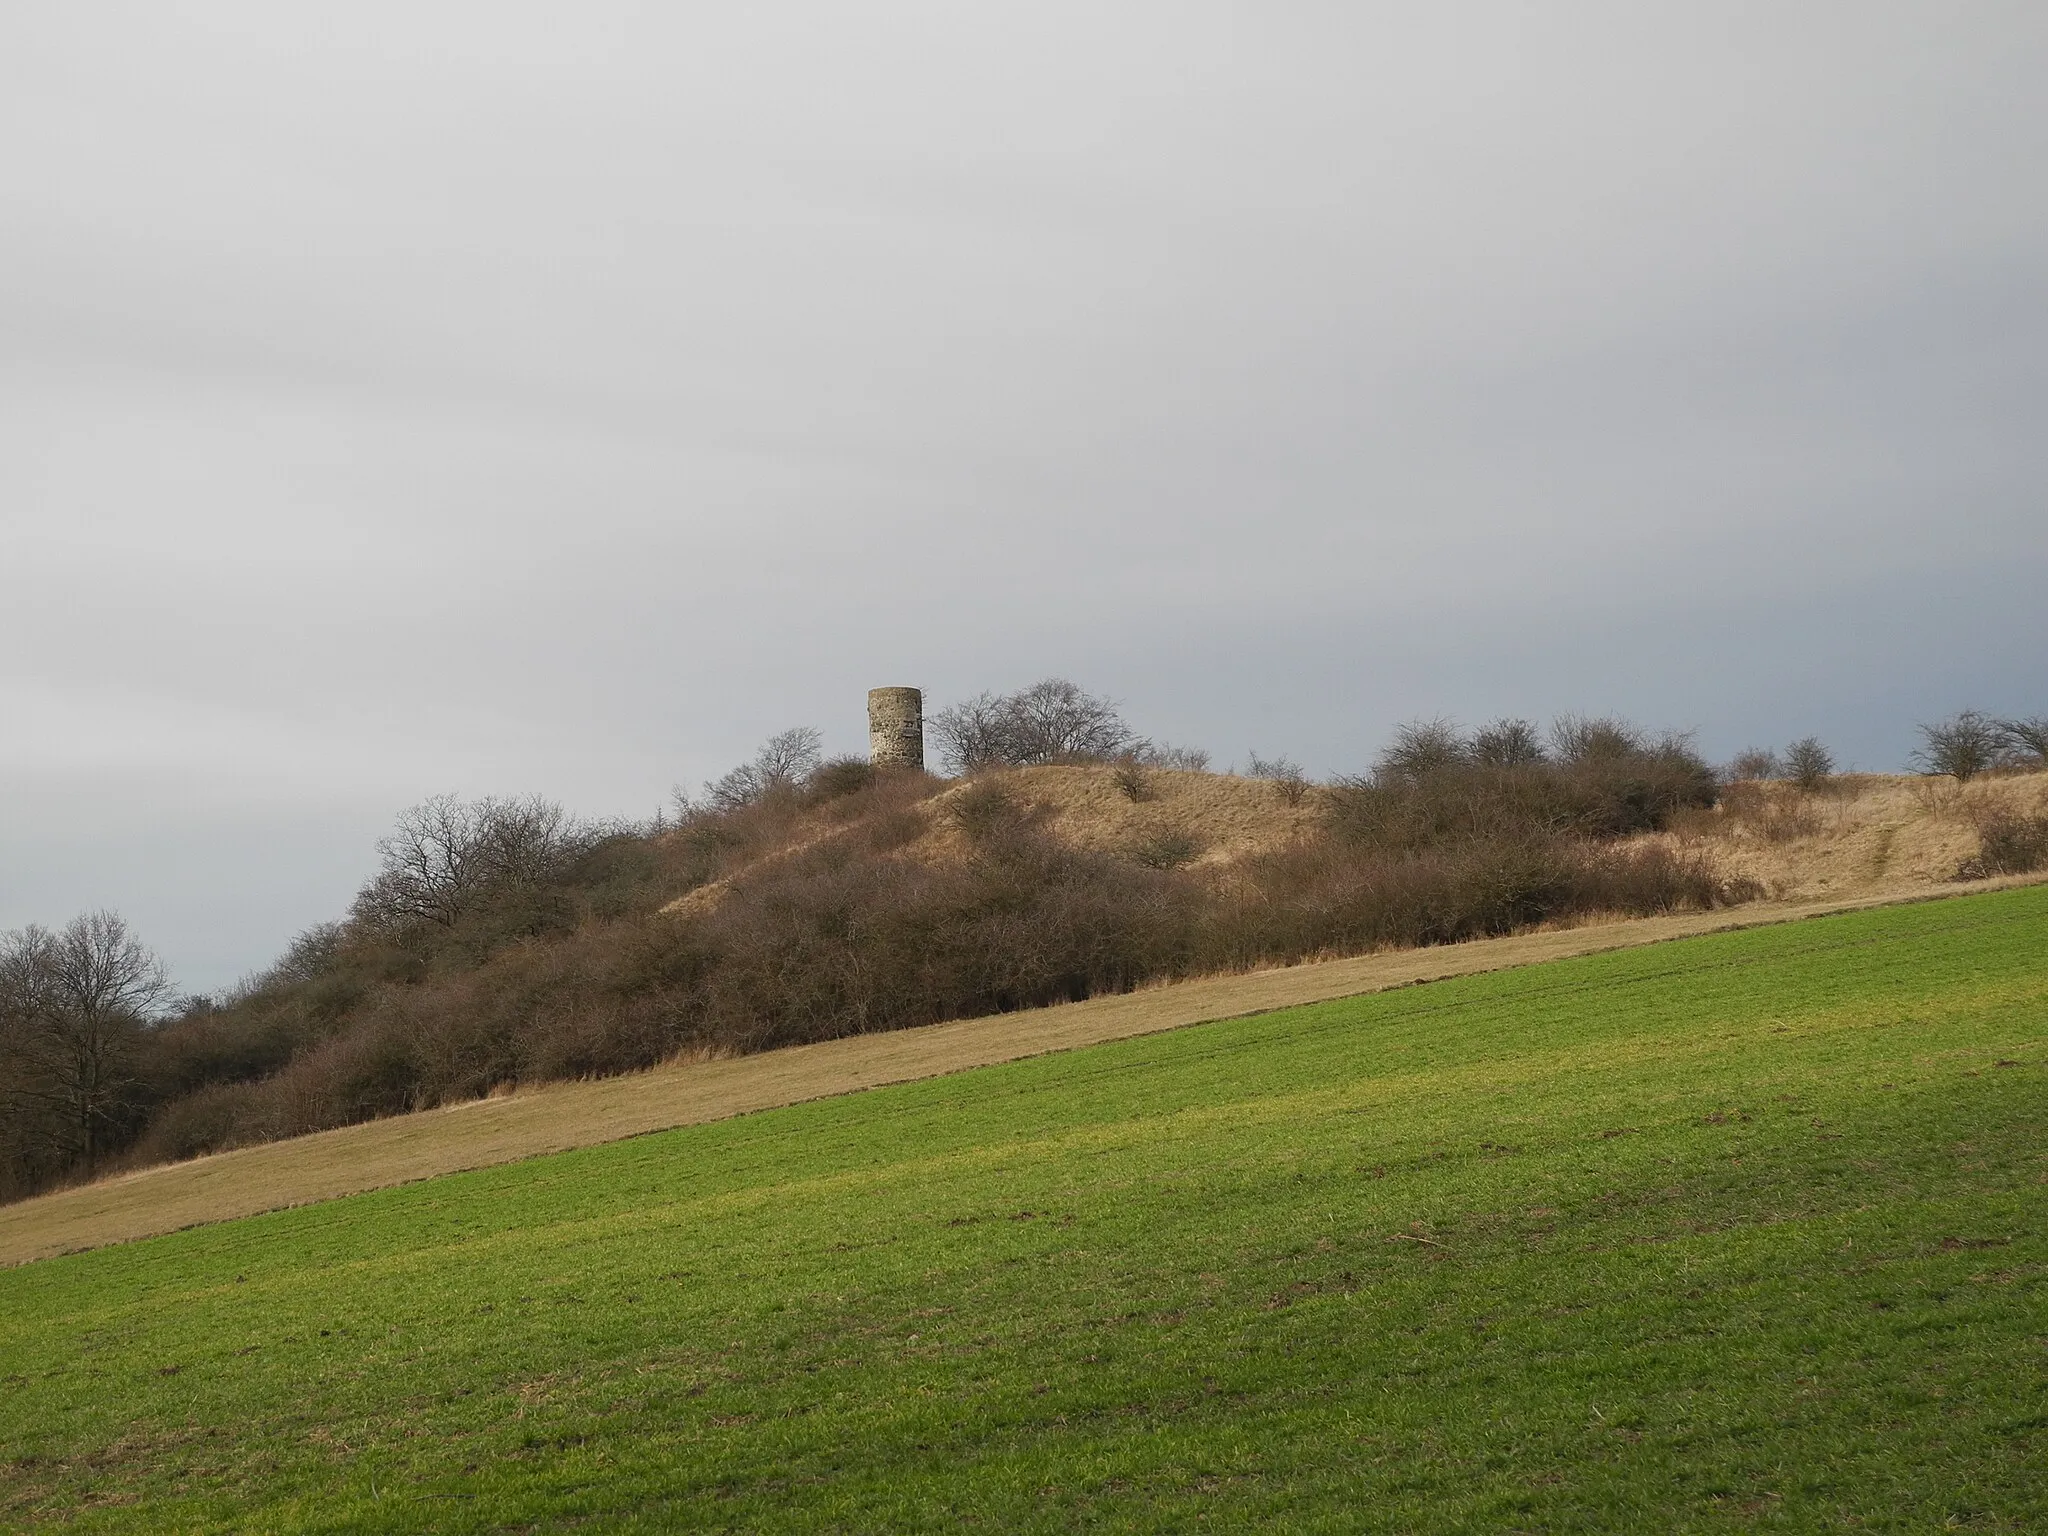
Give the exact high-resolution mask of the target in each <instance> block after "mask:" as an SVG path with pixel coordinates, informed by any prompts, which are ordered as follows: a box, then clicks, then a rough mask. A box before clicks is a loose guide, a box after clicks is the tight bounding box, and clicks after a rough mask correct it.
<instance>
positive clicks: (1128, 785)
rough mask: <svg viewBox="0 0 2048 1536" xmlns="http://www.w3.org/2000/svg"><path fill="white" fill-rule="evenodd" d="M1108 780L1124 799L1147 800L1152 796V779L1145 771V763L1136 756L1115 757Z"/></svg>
mask: <svg viewBox="0 0 2048 1536" xmlns="http://www.w3.org/2000/svg"><path fill="white" fill-rule="evenodd" d="M1109 781H1110V783H1111V784H1113V785H1115V786H1116V792H1117V793H1118V794H1120V795H1122V796H1123V797H1124V798H1125V799H1126V800H1131V801H1138V800H1149V799H1150V798H1151V797H1152V780H1151V779H1150V777H1148V776H1147V774H1146V772H1145V765H1144V764H1143V763H1141V762H1140V761H1139V760H1138V759H1137V758H1136V757H1122V758H1119V759H1117V763H1116V766H1115V767H1114V768H1112V769H1111V770H1110V774H1109Z"/></svg>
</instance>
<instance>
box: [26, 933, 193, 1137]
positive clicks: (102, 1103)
mask: <svg viewBox="0 0 2048 1536" xmlns="http://www.w3.org/2000/svg"><path fill="white" fill-rule="evenodd" d="M170 997H171V983H170V978H169V977H168V976H167V975H165V973H164V966H163V961H162V960H160V959H158V958H157V956H156V953H155V952H154V951H153V950H151V949H150V948H149V947H148V946H147V945H146V944H144V943H143V942H142V941H141V939H139V938H137V937H136V935H135V934H134V932H133V931H132V930H131V929H130V928H129V927H128V924H127V923H126V922H125V921H124V920H123V919H122V918H121V917H120V915H119V914H117V913H113V912H88V913H85V914H84V915H82V916H79V917H75V918H73V919H72V920H71V921H70V922H69V923H67V924H65V925H64V927H63V928H62V929H61V930H60V931H58V932H56V933H51V932H49V931H48V930H46V929H43V928H36V927H30V928H26V929H23V930H22V931H21V932H19V933H13V934H8V935H6V936H5V938H4V939H0V1018H4V1028H5V1031H6V1034H7V1036H8V1039H9V1044H10V1046H11V1048H12V1051H11V1054H13V1055H14V1056H15V1058H16V1065H17V1068H18V1069H19V1070H21V1076H20V1077H19V1078H18V1079H17V1080H16V1082H15V1084H14V1093H15V1094H16V1095H18V1096H23V1097H26V1098H29V1099H31V1100H37V1101H40V1102H41V1103H42V1104H43V1105H45V1106H46V1107H47V1108H49V1109H50V1110H51V1111H52V1112H53V1113H54V1115H55V1123H56V1124H57V1125H58V1126H60V1127H61V1135H62V1136H63V1138H64V1141H65V1147H64V1150H65V1151H66V1152H67V1153H68V1154H69V1155H70V1156H72V1157H75V1158H76V1159H78V1160H79V1161H80V1162H82V1163H83V1164H84V1166H85V1170H86V1172H87V1173H91V1172H92V1171H93V1169H94V1167H95V1165H96V1164H97V1162H98V1159H99V1156H100V1152H101V1149H102V1145H103V1135H102V1133H103V1132H104V1131H105V1130H106V1129H107V1128H108V1127H109V1126H110V1125H111V1124H113V1123H115V1122H117V1121H118V1120H119V1118H120V1117H121V1114H122V1112H123V1111H124V1110H126V1109H127V1108H128V1107H129V1104H130V1100H131V1097H132V1095H133V1093H134V1090H135V1088H136V1087H137V1073H136V1061H135V1058H136V1047H137V1043H138V1040H139V1038H140V1036H141V1033H142V1031H143V1030H144V1029H146V1028H147V1027H148V1025H149V1023H150V1020H151V1017H152V1015H153V1014H155V1012H156V1011H157V1010H158V1009H160V1008H161V1007H162V1006H163V1005H164V1004H165V1003H166V1002H167V1001H169V999H170Z"/></svg>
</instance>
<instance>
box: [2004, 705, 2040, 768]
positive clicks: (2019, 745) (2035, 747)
mask: <svg viewBox="0 0 2048 1536" xmlns="http://www.w3.org/2000/svg"><path fill="white" fill-rule="evenodd" d="M1998 731H1999V734H2000V735H2001V736H2003V737H2004V738H2005V745H2006V747H2007V748H2008V749H2009V750H2011V751H2012V752H2014V753H2017V754H2018V755H2019V756H2020V757H2021V758H2022V759H2023V760H2025V761H2028V762H2030V763H2031V764H2032V765H2033V766H2034V767H2036V768H2048V715H2028V716H2027V717H2025V718H2024V719H2019V720H2001V721H1999V722H1998Z"/></svg>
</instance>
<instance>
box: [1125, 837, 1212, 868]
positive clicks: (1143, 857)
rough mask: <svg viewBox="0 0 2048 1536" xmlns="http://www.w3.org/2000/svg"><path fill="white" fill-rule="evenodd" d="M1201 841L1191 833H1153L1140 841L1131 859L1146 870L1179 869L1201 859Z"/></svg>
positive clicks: (1132, 851)
mask: <svg viewBox="0 0 2048 1536" xmlns="http://www.w3.org/2000/svg"><path fill="white" fill-rule="evenodd" d="M1201 853H1202V844H1201V840H1200V839H1199V838H1197V837H1195V835H1194V834H1193V833H1191V832H1175V831H1166V832H1155V833H1153V834H1152V835H1151V836H1150V837H1147V838H1144V839H1142V840H1140V842H1139V843H1138V845H1137V847H1135V848H1133V849H1132V850H1131V857H1132V858H1134V859H1136V860H1137V861H1138V862H1139V863H1140V864H1142V865H1144V866H1145V867H1146V868H1147V869H1179V868H1180V867H1181V866H1182V865H1184V864H1192V863H1193V862H1194V861H1195V860H1196V859H1198V858H1199V857H1201Z"/></svg>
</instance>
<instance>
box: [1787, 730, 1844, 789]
mask: <svg viewBox="0 0 2048 1536" xmlns="http://www.w3.org/2000/svg"><path fill="white" fill-rule="evenodd" d="M1834 772H1835V757H1834V754H1833V753H1832V752H1830V751H1828V749H1827V748H1826V747H1824V746H1822V745H1821V741H1820V738H1819V737H1818V736H1802V737H1800V738H1799V740H1797V741H1795V742H1793V743H1792V745H1791V746H1789V747H1787V748H1786V749H1785V777H1786V778H1788V779H1790V780H1791V781H1792V782H1793V783H1795V784H1797V785H1798V786H1799V787H1800V788H1801V789H1804V790H1809V791H1811V790H1816V789H1819V788H1820V787H1821V786H1822V785H1824V784H1826V783H1827V781H1828V780H1829V779H1830V778H1832V777H1833V776H1834Z"/></svg>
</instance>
